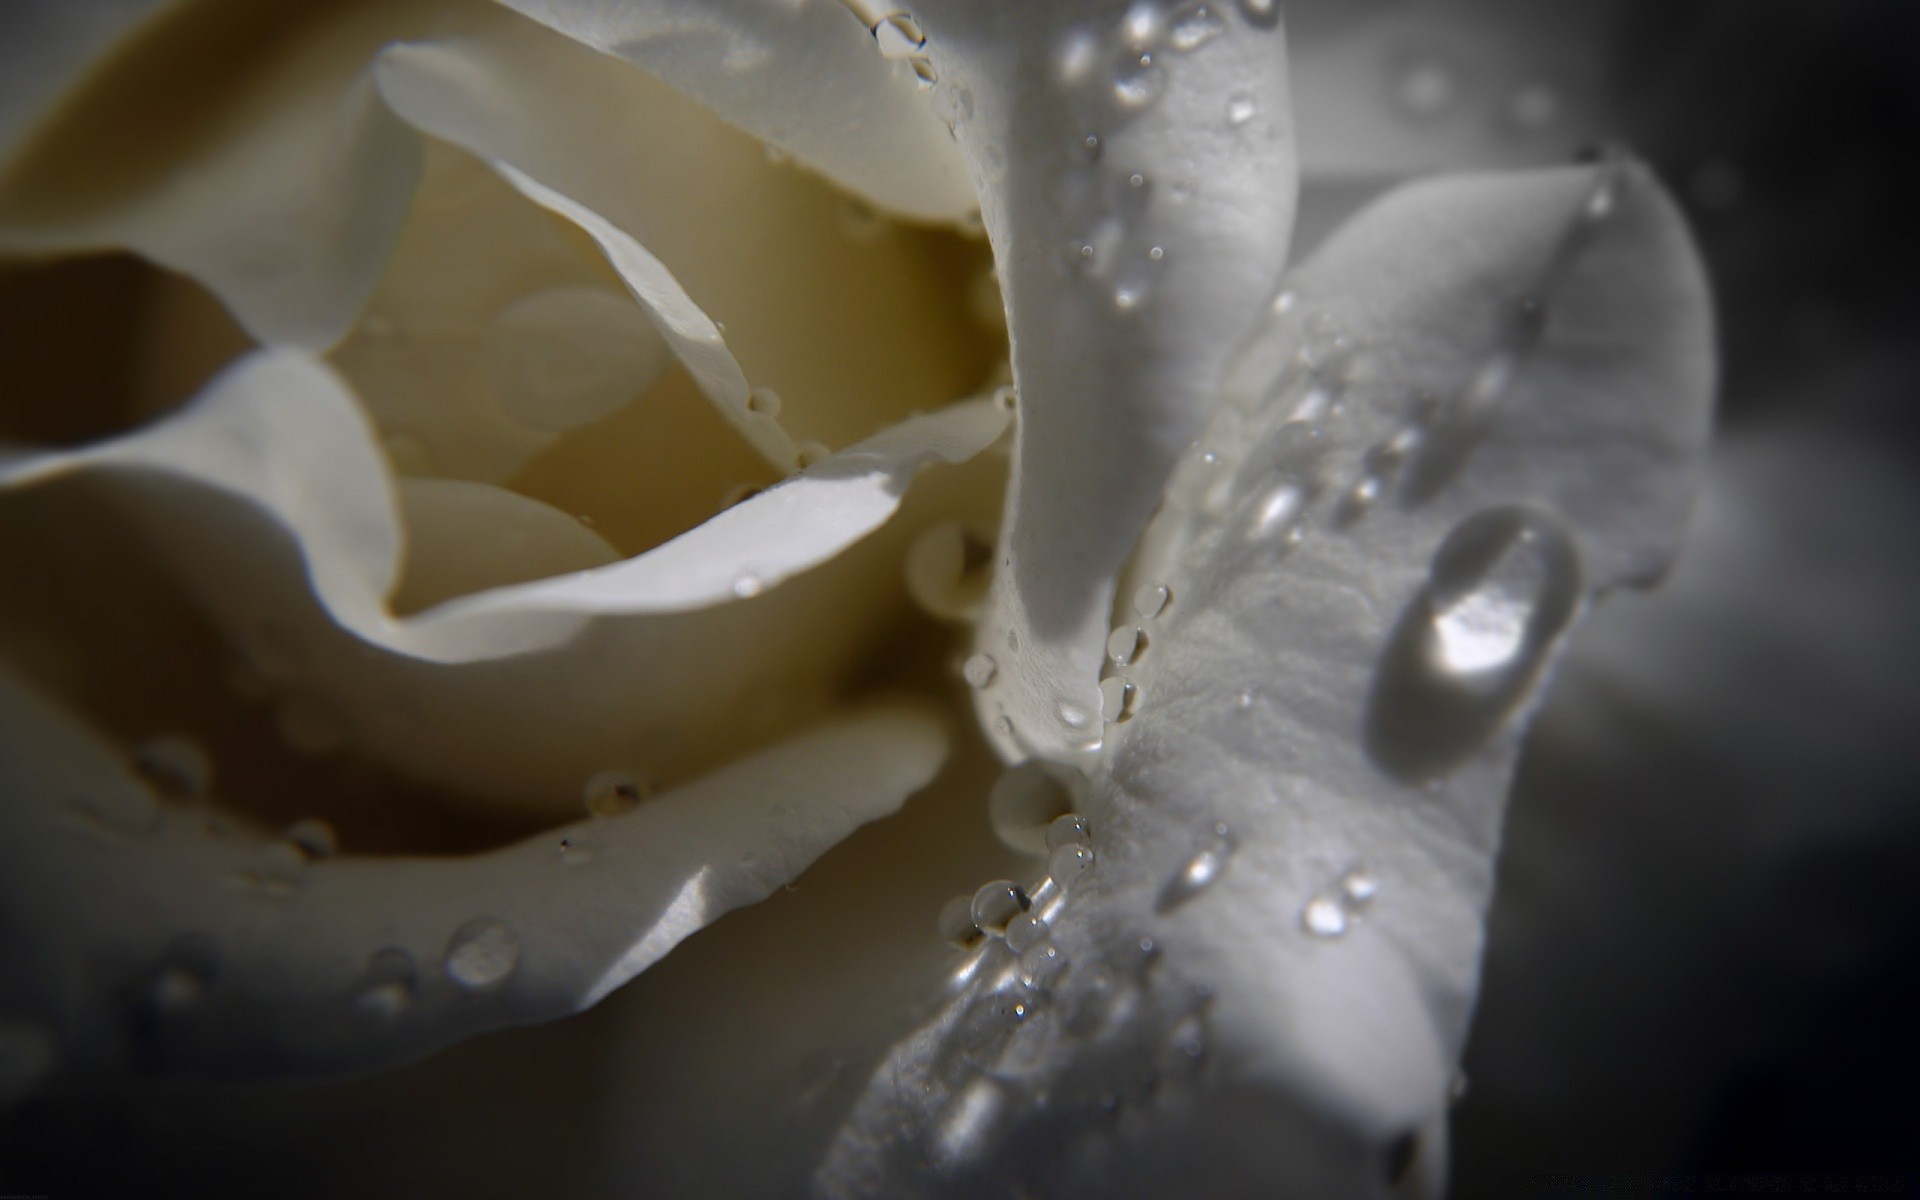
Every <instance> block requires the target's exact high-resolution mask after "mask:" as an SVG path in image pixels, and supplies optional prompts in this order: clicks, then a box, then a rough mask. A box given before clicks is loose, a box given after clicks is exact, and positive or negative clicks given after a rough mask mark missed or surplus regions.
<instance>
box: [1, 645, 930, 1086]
mask: <svg viewBox="0 0 1920 1200" xmlns="http://www.w3.org/2000/svg"><path fill="white" fill-rule="evenodd" d="M0 706H3V707H4V711H5V718H6V719H5V720H4V721H0V743H4V750H5V752H4V753H0V764H3V765H0V779H3V781H4V788H5V791H6V792H7V794H8V796H9V801H10V802H9V803H8V805H7V806H6V809H5V812H4V815H0V821H4V822H5V824H6V826H7V829H6V836H5V837H4V838H0V856H4V857H5V858H6V860H7V861H6V869H5V870H4V871H0V880H4V882H0V889H3V890H4V892H5V896H6V904H5V906H4V910H3V911H5V912H8V913H11V914H26V913H33V914H35V916H34V919H33V920H31V921H8V922H6V923H5V924H4V925H0V939H3V940H4V944H5V952H6V956H7V961H8V962H9V963H10V964H15V965H16V967H20V966H25V967H27V968H28V969H26V970H24V971H21V972H20V974H19V975H18V976H17V981H16V983H15V984H14V985H13V989H12V992H11V994H10V1000H11V1002H12V1006H13V1007H14V1008H15V1009H21V1008H25V1009H26V1010H27V1011H31V1012H33V1013H34V1014H36V1015H37V1016H39V1017H41V1018H42V1019H44V1020H46V1021H47V1022H48V1024H49V1025H50V1026H51V1027H54V1028H57V1029H59V1030H60V1039H61V1049H62V1052H63V1055H64V1057H65V1058H66V1060H67V1062H68V1063H69V1065H71V1066H73V1067H76V1068H80V1069H83V1070H84V1069H100V1068H119V1067H132V1068H134V1069H137V1070H143V1071H168V1072H170V1071H182V1072H188V1073H194V1074H221V1075H240V1076H251V1077H260V1076H266V1075H275V1074H283V1073H288V1072H314V1071H323V1072H331V1071H343V1070H350V1069H356V1068H365V1067H370V1066H377V1065H383V1064H390V1063H394V1062H398V1061H402V1060H405V1059H408V1058H412V1057H416V1056H418V1055H420V1054H423V1053H425V1052H427V1051H429V1050H432V1049H435V1048H437V1047H439V1046H443V1045H446V1044H447V1043H449V1042H452V1041H455V1040H458V1039H460V1038H462V1037H466V1036H469V1035H471V1034H474V1033H478V1032H482V1031H484V1030H487V1029H495V1028H500V1027H502V1026H507V1025H517V1024H527V1023H531V1022H536V1021H544V1020H550V1019H552V1018H554V1017H558V1016H562V1015H565V1014H567V1013H571V1012H574V1011H577V1010H579V1009H581V1008H584V1007H587V1006H589V1005H592V1004H594V1003H596V1002H598V1001H599V1000H600V999H601V998H602V997H604V996H605V995H606V994H607V993H608V992H610V991H611V990H612V989H614V988H616V987H618V986H619V985H620V984H621V983H624V982H625V981H626V980H628V979H630V978H632V977H633V976H634V975H636V974H638V973H639V972H640V971H643V970H645V969H646V968H647V967H648V966H649V965H651V964H652V963H654V962H655V961H657V960H658V959H659V958H660V957H661V956H662V955H664V954H666V953H667V952H668V951H669V950H671V949H672V948H673V946H674V945H675V944H677V943H678V942H679V941H680V940H682V939H683V938H685V937H686V936H687V935H688V934H690V933H693V932H694V931H696V930H698V929H699V928H701V927H702V926H703V925H706V924H708V923H709V922H711V921H713V920H714V919H715V918H717V917H719V916H720V915H721V914H723V913H725V912H728V911H730V910H732V909H734V908H738V907H740V906H742V905H746V904H752V903H754V902H756V901H758V900H761V899H763V898H765V897H766V896H767V895H769V894H770V893H772V892H773V891H774V890H776V889H777V888H779V887H780V886H781V885H782V884H784V883H786V882H788V881H789V880H790V879H792V878H793V877H794V876H795V875H797V874H799V873H800V872H801V871H802V870H804V869H805V868H806V867H807V866H808V865H809V864H810V863H811V862H812V861H813V860H814V859H815V858H816V857H818V856H819V855H820V854H821V853H822V852H823V851H824V850H826V849H827V848H828V847H829V846H831V845H833V844H834V843H836V842H838V841H839V840H840V839H841V838H843V837H845V836H846V835H847V834H848V833H850V832H851V831H852V830H853V829H855V828H857V827H858V826H860V825H862V824H864V823H866V822H868V821H871V820H874V819H876V818H878V817H881V816H884V815H886V814H888V813H891V812H892V811H894V809H896V808H897V807H898V806H899V805H900V803H901V802H902V801H903V800H905V798H906V797H907V796H908V795H910V794H911V793H912V792H914V791H916V790H918V789H919V788H920V787H922V786H924V785H925V784H926V783H927V782H928V781H929V780H930V779H931V778H932V777H933V775H934V773H935V772H936V771H937V770H938V768H939V765H940V763H941V761H942V760H943V758H944V757H945V754H946V739H945V736H944V734H943V732H942V730H941V728H940V724H939V722H938V721H937V720H936V719H934V718H932V717H930V716H928V715H926V714H924V713H920V712H917V711H914V710H909V709H894V710H876V711H873V712H870V713H867V714H865V715H857V716H851V717H847V718H845V719H842V720H840V721H838V722H836V723H834V724H831V725H828V726H825V727H822V728H820V729H818V730H816V731H815V732H812V733H809V734H806V735H804V736H802V737H798V738H796V739H794V740H792V741H790V742H787V743H785V744H783V745H780V746H777V747H775V748H773V749H770V750H767V751H765V752H764V753H761V754H759V755H756V756H754V757H751V758H748V759H746V760H744V761H741V762H739V763H736V764H734V765H732V766H730V767H728V768H726V769H724V770H722V771H719V772H717V773H715V774H713V775H711V776H709V777H707V778H704V779H701V780H699V781H697V782H695V783H692V784H689V785H688V786H686V787H684V788H681V789H679V790H678V791H675V792H673V793H670V794H667V795H664V796H661V797H659V798H657V799H653V800H649V801H647V802H645V803H643V804H642V805H641V806H640V807H639V808H637V809H636V810H635V811H633V812H631V813H629V814H628V815H625V816H621V817H615V818H608V819H603V820H595V821H589V822H585V823H580V824H575V825H570V826H566V827H563V828H559V829H555V830H552V831H550V832H548V833H546V834H543V835H541V836H539V837H537V838H535V839H532V840H531V841H528V842H524V843H521V844H519V845H515V846H511V847H508V848H506V849H503V850H499V851H495V852H492V853H488V854H483V855H478V856H475V857H472V858H467V859H392V860H382V859H353V858H343V859H333V858H325V859H322V860H319V861H309V860H308V857H307V856H306V855H304V854H302V853H301V852H300V851H299V850H297V849H296V848H295V847H293V846H291V845H289V844H288V843H285V842H278V843H276V842H273V841H271V840H269V839H266V838H262V837H257V836H254V835H249V834H245V833H237V832H231V833H225V834H222V833H216V832H213V831H211V830H209V829H208V828H207V827H206V825H205V824H204V823H203V821H202V820H200V819H198V818H197V817H196V815H195V814H194V813H193V812H192V811H191V810H187V809H182V808H178V807H175V806H172V805H170V804H163V803H161V802H159V801H158V800H157V799H156V798H155V797H154V796H153V795H151V794H150V793H149V792H148V791H147V788H146V785H145V784H144V783H142V782H141V781H140V780H139V779H138V778H136V777H135V776H133V775H132V774H130V772H129V770H128V767H127V766H126V765H125V763H124V762H123V761H122V760H121V758H120V756H119V755H117V754H116V753H115V752H114V751H113V749H112V748H111V747H110V746H108V745H105V744H103V743H101V742H100V741H98V740H97V739H96V738H95V737H94V735H92V734H91V733H90V732H88V731H87V730H85V729H84V728H82V727H81V726H79V725H78V724H77V723H75V722H74V721H73V720H72V719H71V718H70V717H67V716H65V715H63V714H61V713H59V712H56V711H54V710H52V709H50V708H48V707H46V706H45V705H44V704H43V703H41V702H40V701H38V700H37V699H36V698H34V697H33V696H32V695H31V693H30V692H28V691H27V690H26V689H25V688H24V687H23V686H22V685H20V684H19V683H17V682H15V681H14V680H13V679H12V678H11V677H8V676H0Z"/></svg>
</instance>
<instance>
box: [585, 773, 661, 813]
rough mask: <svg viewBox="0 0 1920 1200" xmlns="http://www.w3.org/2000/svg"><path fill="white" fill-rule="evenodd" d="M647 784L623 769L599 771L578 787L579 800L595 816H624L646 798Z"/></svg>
mask: <svg viewBox="0 0 1920 1200" xmlns="http://www.w3.org/2000/svg"><path fill="white" fill-rule="evenodd" d="M647 790H648V789H647V785H646V784H645V783H644V782H643V781H641V780H640V779H639V778H638V777H637V776H634V775H629V774H628V773H627V772H625V771H601V772H600V773H599V774H597V775H594V776H593V777H591V778H589V779H588V780H587V782H586V785H585V786H584V787H582V788H581V789H580V800H581V802H582V803H583V804H585V805H586V807H587V812H588V813H590V814H592V815H593V816H596V817H601V818H603V819H611V818H613V817H624V816H626V815H627V814H628V813H630V812H632V811H633V810H634V809H635V808H636V807H638V806H639V804H640V801H642V800H644V799H646V796H647Z"/></svg>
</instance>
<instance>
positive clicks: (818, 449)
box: [793, 442, 833, 471]
mask: <svg viewBox="0 0 1920 1200" xmlns="http://www.w3.org/2000/svg"><path fill="white" fill-rule="evenodd" d="M832 453H833V451H832V450H830V449H828V448H827V447H826V445H825V444H823V443H821V442H801V443H800V448H799V450H797V451H796V452H795V453H794V456H793V461H794V462H796V463H798V464H799V466H800V469H801V470H803V471H804V470H806V469H807V468H808V467H810V466H812V465H813V464H815V463H817V462H819V461H820V460H821V459H823V458H825V457H827V456H828V455H829V454H832Z"/></svg>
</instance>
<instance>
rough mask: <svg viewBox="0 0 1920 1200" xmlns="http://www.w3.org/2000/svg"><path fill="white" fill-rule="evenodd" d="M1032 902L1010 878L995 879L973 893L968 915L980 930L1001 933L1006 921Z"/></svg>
mask: <svg viewBox="0 0 1920 1200" xmlns="http://www.w3.org/2000/svg"><path fill="white" fill-rule="evenodd" d="M1032 903H1033V902H1032V901H1031V900H1029V899H1028V898H1027V893H1026V889H1024V888H1022V887H1021V886H1020V885H1019V884H1017V883H1015V882H1013V880H1011V879H996V880H994V881H993V882H992V883H989V884H984V885H982V886H981V888H980V890H979V891H977V892H975V893H974V894H973V902H972V904H971V906H970V908H969V915H971V916H972V918H973V923H974V924H975V925H976V926H978V927H979V928H980V929H981V930H982V931H984V932H986V933H991V934H1002V933H1005V932H1006V930H1007V922H1009V921H1011V920H1013V919H1014V918H1015V917H1017V916H1019V915H1020V914H1021V913H1023V912H1026V911H1027V909H1028V908H1030V907H1031V906H1032Z"/></svg>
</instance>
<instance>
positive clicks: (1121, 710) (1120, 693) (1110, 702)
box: [1100, 675, 1140, 725]
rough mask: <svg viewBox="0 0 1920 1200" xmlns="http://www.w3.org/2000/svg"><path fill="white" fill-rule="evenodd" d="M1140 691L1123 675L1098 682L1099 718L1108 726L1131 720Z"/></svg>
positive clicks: (1111, 676) (1112, 676)
mask: <svg viewBox="0 0 1920 1200" xmlns="http://www.w3.org/2000/svg"><path fill="white" fill-rule="evenodd" d="M1139 697H1140V689H1139V688H1138V687H1136V686H1135V685H1134V683H1133V681H1132V680H1130V679H1128V678H1127V677H1126V676H1124V675H1110V676H1108V677H1107V678H1105V679H1102V680H1101V681H1100V716H1101V717H1102V718H1104V719H1105V720H1106V721H1107V722H1108V723H1109V724H1114V725H1117V724H1120V723H1122V722H1124V721H1130V720H1132V719H1133V710H1134V707H1135V705H1136V704H1137V703H1138V702H1139Z"/></svg>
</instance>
